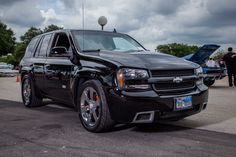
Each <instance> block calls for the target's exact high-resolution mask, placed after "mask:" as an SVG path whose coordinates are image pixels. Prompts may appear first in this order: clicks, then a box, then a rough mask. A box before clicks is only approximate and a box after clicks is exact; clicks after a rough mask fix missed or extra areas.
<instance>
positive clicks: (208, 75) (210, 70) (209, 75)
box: [183, 44, 226, 86]
mask: <svg viewBox="0 0 236 157" xmlns="http://www.w3.org/2000/svg"><path fill="white" fill-rule="evenodd" d="M219 47H220V46H219V45H213V44H209V45H203V46H202V47H201V48H200V49H199V50H198V51H197V52H196V53H194V54H190V55H187V56H184V57H183V58H184V59H186V60H189V61H192V62H194V63H197V64H199V65H201V67H202V69H203V73H204V83H205V84H206V85H207V86H211V85H213V84H214V82H215V80H217V79H222V78H224V77H225V76H226V68H224V67H220V66H219V65H218V64H216V66H214V67H209V66H207V64H206V63H207V60H208V59H209V57H210V56H211V55H212V54H213V53H214V52H215V51H216V50H217V49H218V48H219Z"/></svg>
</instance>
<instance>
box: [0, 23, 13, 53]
mask: <svg viewBox="0 0 236 157" xmlns="http://www.w3.org/2000/svg"><path fill="white" fill-rule="evenodd" d="M15 40H16V39H15V37H14V32H13V31H12V30H11V29H10V28H7V25H5V24H4V23H2V22H1V21H0V56H2V55H6V54H8V53H13V52H14V45H15Z"/></svg>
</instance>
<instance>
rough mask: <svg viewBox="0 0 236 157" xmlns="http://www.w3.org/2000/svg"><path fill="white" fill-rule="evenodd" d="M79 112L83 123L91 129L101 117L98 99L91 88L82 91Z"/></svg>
mask: <svg viewBox="0 0 236 157" xmlns="http://www.w3.org/2000/svg"><path fill="white" fill-rule="evenodd" d="M80 111H81V116H82V119H83V121H84V123H85V124H86V125H87V126H90V127H93V126H95V125H96V124H97V123H98V120H99V119H100V116H101V105H100V98H99V96H98V93H97V92H96V90H95V89H94V88H92V87H87V88H85V89H84V91H83V93H82V95H81V100H80Z"/></svg>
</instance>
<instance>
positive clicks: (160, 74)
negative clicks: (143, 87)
mask: <svg viewBox="0 0 236 157" xmlns="http://www.w3.org/2000/svg"><path fill="white" fill-rule="evenodd" d="M151 74H152V77H171V76H172V77H173V76H174V77H175V76H191V75H194V69H183V70H151Z"/></svg>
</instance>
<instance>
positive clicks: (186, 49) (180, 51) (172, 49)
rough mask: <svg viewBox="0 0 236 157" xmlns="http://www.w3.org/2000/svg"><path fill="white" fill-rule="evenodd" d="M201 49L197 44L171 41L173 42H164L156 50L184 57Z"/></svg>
mask: <svg viewBox="0 0 236 157" xmlns="http://www.w3.org/2000/svg"><path fill="white" fill-rule="evenodd" d="M198 49H199V47H198V46H195V45H187V44H180V43H171V44H164V45H158V46H157V48H156V50H158V51H160V52H162V53H166V54H170V55H174V56H177V57H183V56H186V55H188V54H191V53H194V52H196V51H197V50H198Z"/></svg>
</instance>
